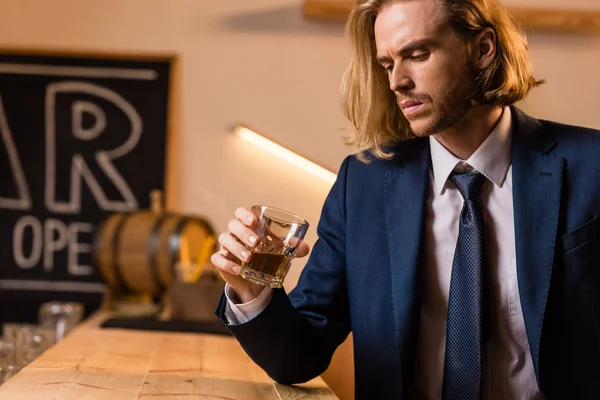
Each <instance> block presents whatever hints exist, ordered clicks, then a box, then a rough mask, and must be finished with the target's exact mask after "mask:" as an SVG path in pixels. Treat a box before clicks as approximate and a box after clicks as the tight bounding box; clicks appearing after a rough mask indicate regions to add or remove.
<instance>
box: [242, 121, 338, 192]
mask: <svg viewBox="0 0 600 400" xmlns="http://www.w3.org/2000/svg"><path fill="white" fill-rule="evenodd" d="M235 133H236V135H238V136H239V137H240V138H242V139H244V140H245V141H247V142H249V143H252V144H254V145H255V146H258V147H260V148H261V149H263V150H266V151H268V152H269V153H271V154H274V155H276V156H277V157H279V158H281V159H283V160H285V161H287V162H289V163H290V164H293V165H295V166H297V167H299V168H302V169H303V170H305V171H306V172H308V173H310V174H313V175H314V176H316V177H318V178H321V179H323V180H324V181H325V182H327V183H330V184H333V183H334V182H335V179H336V177H337V175H336V174H334V173H333V172H331V171H329V170H327V169H325V168H323V167H321V166H320V165H318V164H315V163H314V162H312V161H309V160H307V159H306V158H304V157H302V156H299V155H298V154H296V153H294V152H293V151H290V150H288V149H286V148H285V147H283V146H280V145H278V144H277V143H275V142H272V141H271V140H269V139H267V138H265V137H264V136H261V135H259V134H258V133H256V132H254V131H252V130H250V129H248V128H246V127H245V126H241V125H238V126H236V127H235Z"/></svg>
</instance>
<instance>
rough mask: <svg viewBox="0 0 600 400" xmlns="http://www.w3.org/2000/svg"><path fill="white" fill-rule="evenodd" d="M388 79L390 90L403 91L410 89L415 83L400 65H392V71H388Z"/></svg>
mask: <svg viewBox="0 0 600 400" xmlns="http://www.w3.org/2000/svg"><path fill="white" fill-rule="evenodd" d="M389 80H390V89H392V91H394V92H396V93H398V92H405V91H407V90H410V89H414V87H415V83H414V82H413V80H412V79H411V78H410V77H409V76H408V74H406V71H405V70H404V69H403V68H400V66H394V68H393V69H392V71H390V73H389Z"/></svg>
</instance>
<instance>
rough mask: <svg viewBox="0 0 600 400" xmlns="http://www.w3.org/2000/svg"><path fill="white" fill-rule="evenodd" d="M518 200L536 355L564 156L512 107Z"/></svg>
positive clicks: (520, 266) (521, 261)
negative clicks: (552, 152) (557, 155)
mask: <svg viewBox="0 0 600 400" xmlns="http://www.w3.org/2000/svg"><path fill="white" fill-rule="evenodd" d="M512 111H513V132H514V133H513V152H512V168H513V171H512V174H513V203H514V219H515V244H516V257H517V277H518V282H519V294H520V296H521V307H522V309H523V317H524V319H525V327H526V330H527V337H528V340H529V345H530V348H531V356H532V359H533V364H534V368H535V372H536V376H537V378H538V384H539V379H540V378H539V355H540V338H541V333H542V324H543V321H544V313H545V310H546V299H547V297H548V289H549V287H550V277H551V275H552V265H553V262H554V249H555V244H556V240H557V237H556V235H557V228H558V219H559V211H560V199H561V187H562V176H563V166H564V160H563V159H562V158H560V157H552V156H551V155H550V153H551V151H552V149H554V147H555V146H556V141H555V140H554V139H553V138H552V137H551V136H549V135H547V134H544V132H543V126H542V125H541V123H540V122H539V121H537V120H535V119H533V118H530V117H528V116H526V115H525V114H523V113H522V112H521V111H519V110H518V109H516V108H513V110H512Z"/></svg>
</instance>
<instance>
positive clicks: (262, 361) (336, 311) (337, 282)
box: [217, 156, 351, 384]
mask: <svg viewBox="0 0 600 400" xmlns="http://www.w3.org/2000/svg"><path fill="white" fill-rule="evenodd" d="M350 157H351V156H350ZM350 157H348V158H346V160H344V162H343V163H342V166H341V168H340V171H339V174H338V177H337V180H336V182H335V183H334V185H333V187H332V189H331V191H330V193H329V195H328V196H327V199H326V200H325V204H324V206H323V210H322V212H321V218H320V221H319V224H318V226H317V234H318V237H319V239H318V240H317V242H316V243H315V245H314V247H313V249H312V252H311V255H310V258H309V260H308V262H307V264H306V266H305V267H304V269H303V271H302V273H301V275H300V279H299V281H298V285H297V286H296V287H295V288H294V289H293V290H292V291H291V292H290V294H289V296H288V295H287V294H286V293H285V291H284V290H283V289H276V290H274V292H273V297H272V299H271V301H270V302H269V304H268V306H267V307H266V308H265V309H264V310H263V311H262V312H261V313H260V314H259V315H258V316H256V317H255V318H253V319H252V320H250V321H248V322H246V323H243V324H238V325H235V324H233V325H228V328H229V329H230V331H231V332H232V334H233V335H234V336H235V337H236V339H237V340H238V341H239V342H240V344H241V345H242V347H243V348H244V350H245V351H246V353H247V354H248V355H249V356H250V357H251V358H252V359H253V360H254V362H256V363H257V364H258V365H259V366H260V367H262V368H263V369H264V370H265V371H266V372H267V374H268V375H269V376H270V377H271V378H272V379H274V380H275V381H277V382H279V383H282V384H294V383H302V382H306V381H308V380H310V379H313V378H314V377H316V376H318V375H320V374H321V373H323V372H324V371H325V370H326V369H327V367H328V366H329V363H330V361H331V357H332V356H333V353H334V351H335V349H336V348H337V347H338V346H339V345H340V344H341V343H342V342H343V341H344V339H345V338H346V337H347V336H348V334H349V332H350V312H349V305H348V291H347V284H346V259H345V247H346V242H345V226H346V223H345V221H346V207H345V203H346V200H345V199H346V179H347V174H348V164H349V161H350ZM226 302H227V299H226V298H225V296H224V295H223V296H222V297H221V300H220V302H219V305H218V307H217V315H218V316H219V318H221V320H222V321H223V322H225V323H227V319H226V318H225V315H224V310H225V304H226Z"/></svg>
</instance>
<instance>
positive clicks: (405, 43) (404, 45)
mask: <svg viewBox="0 0 600 400" xmlns="http://www.w3.org/2000/svg"><path fill="white" fill-rule="evenodd" d="M375 43H376V46H377V60H378V62H379V64H381V66H382V67H384V68H385V69H386V71H387V74H388V78H389V82H390V89H391V90H392V91H394V93H395V94H396V99H397V102H398V106H399V107H400V109H401V110H402V113H403V114H404V116H405V117H406V119H407V120H408V121H409V122H410V127H411V130H412V131H413V133H414V134H415V135H416V136H428V135H433V134H436V133H439V132H442V131H444V130H446V129H448V128H451V127H452V126H454V125H455V124H456V123H457V122H459V121H460V120H461V119H462V118H463V117H464V116H465V115H466V113H467V111H468V110H469V109H470V108H471V99H472V98H473V94H474V92H475V84H476V83H475V77H476V73H475V72H474V69H473V68H472V67H471V65H470V61H469V58H468V56H467V54H468V53H467V50H466V44H462V43H461V42H460V41H459V39H458V37H457V36H456V35H455V34H454V33H453V31H452V28H451V26H450V24H449V23H448V21H447V20H446V18H445V17H444V15H443V10H442V9H441V8H440V6H439V5H438V4H437V2H436V0H409V1H400V2H397V3H393V4H390V5H388V6H385V7H384V8H383V9H382V10H381V11H380V12H379V14H378V15H377V19H376V20H375Z"/></svg>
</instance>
